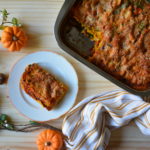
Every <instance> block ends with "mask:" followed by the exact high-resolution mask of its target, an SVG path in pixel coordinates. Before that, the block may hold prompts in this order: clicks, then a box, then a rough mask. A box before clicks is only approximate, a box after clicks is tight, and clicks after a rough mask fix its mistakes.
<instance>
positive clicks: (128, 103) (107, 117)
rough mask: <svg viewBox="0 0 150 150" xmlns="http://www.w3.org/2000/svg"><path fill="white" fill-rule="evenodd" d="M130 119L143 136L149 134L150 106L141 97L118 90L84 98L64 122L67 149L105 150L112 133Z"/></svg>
mask: <svg viewBox="0 0 150 150" xmlns="http://www.w3.org/2000/svg"><path fill="white" fill-rule="evenodd" d="M133 119H134V120H133ZM131 120H133V121H134V122H135V124H136V125H137V126H138V128H139V129H140V130H141V132H142V133H143V134H145V135H150V104H149V103H147V102H145V101H143V99H142V98H141V97H139V96H135V95H133V94H129V93H128V92H126V91H123V90H115V91H111V92H106V93H102V94H99V95H95V96H91V97H88V98H85V99H84V100H82V101H81V102H80V103H79V104H78V105H76V106H75V107H74V108H73V109H72V110H70V111H69V112H68V113H67V115H66V117H65V119H64V121H63V126H62V129H63V133H64V135H66V136H67V137H68V140H67V142H66V145H67V149H68V150H105V149H106V146H107V145H108V143H109V138H110V135H111V130H112V129H115V128H119V127H121V126H124V125H127V124H128V123H129V122H130V121H131Z"/></svg>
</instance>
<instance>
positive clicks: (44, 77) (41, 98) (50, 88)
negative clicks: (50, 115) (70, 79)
mask: <svg viewBox="0 0 150 150" xmlns="http://www.w3.org/2000/svg"><path fill="white" fill-rule="evenodd" d="M20 84H21V88H22V89H23V90H24V91H25V92H26V93H27V94H28V95H30V96H31V97H32V98H33V99H34V100H36V101H37V102H39V103H40V104H41V105H42V106H43V107H45V108H46V109H47V110H51V109H53V108H54V107H55V106H56V105H57V104H58V103H59V102H60V101H61V100H62V98H63V97H64V95H65V94H66V92H67V87H66V85H65V84H63V83H62V82H60V81H58V80H57V79H56V78H55V77H54V76H53V75H51V74H50V73H49V72H48V71H46V70H44V69H43V68H42V67H40V66H39V65H38V64H31V65H29V66H27V67H26V69H25V72H24V73H23V75H22V77H21V81H20Z"/></svg>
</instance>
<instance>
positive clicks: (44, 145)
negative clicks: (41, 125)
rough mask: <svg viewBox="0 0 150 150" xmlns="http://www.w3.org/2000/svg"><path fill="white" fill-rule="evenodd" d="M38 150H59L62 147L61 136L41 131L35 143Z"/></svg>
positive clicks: (52, 132)
mask: <svg viewBox="0 0 150 150" xmlns="http://www.w3.org/2000/svg"><path fill="white" fill-rule="evenodd" d="M36 143H37V145H38V150H61V149H62V147H63V136H62V134H61V133H60V132H58V131H55V130H50V129H47V130H44V131H42V132H41V133H40V134H39V136H38V138H37V141H36Z"/></svg>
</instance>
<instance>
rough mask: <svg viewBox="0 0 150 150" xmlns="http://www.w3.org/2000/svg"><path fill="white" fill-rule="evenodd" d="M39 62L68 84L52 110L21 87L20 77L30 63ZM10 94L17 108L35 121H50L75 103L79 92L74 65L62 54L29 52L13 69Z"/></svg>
mask: <svg viewBox="0 0 150 150" xmlns="http://www.w3.org/2000/svg"><path fill="white" fill-rule="evenodd" d="M33 63H38V64H39V65H40V66H41V67H43V68H45V69H46V70H48V71H49V72H50V73H52V74H53V75H54V76H56V78H57V79H58V80H60V81H62V82H63V83H65V84H66V85H67V86H68V91H67V94H66V95H65V97H64V98H63V99H62V100H61V102H60V103H59V104H58V105H57V106H56V107H55V108H54V109H53V110H51V111H48V110H46V109H45V108H43V107H42V106H41V105H40V104H39V103H37V102H36V101H35V100H33V99H32V98H31V97H30V96H29V95H27V94H26V93H25V92H24V91H23V90H22V89H21V87H20V78H21V76H22V74H23V72H24V71H25V68H26V67H27V66H28V65H29V64H33ZM8 88H9V96H10V99H11V101H12V103H13V104H14V106H15V107H16V109H17V110H18V111H19V112H20V113H22V114H23V115H25V116H27V117H28V118H30V119H31V120H35V121H48V120H52V119H57V118H59V117H60V116H62V115H64V114H65V113H66V112H67V111H68V110H69V109H70V108H71V107H72V106H73V105H74V103H75V99H76V95H77V92H78V78H77V74H76V71H75V70H74V68H73V67H72V65H71V64H70V63H69V62H68V61H67V60H66V59H65V58H64V57H62V56H61V55H59V54H56V53H53V52H48V51H41V52H36V53H32V54H29V55H27V56H25V57H24V58H22V59H21V60H19V61H18V62H17V63H16V64H15V66H14V67H13V69H12V72H11V73H10V76H9V80H8Z"/></svg>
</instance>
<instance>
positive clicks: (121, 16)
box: [71, 0, 150, 91]
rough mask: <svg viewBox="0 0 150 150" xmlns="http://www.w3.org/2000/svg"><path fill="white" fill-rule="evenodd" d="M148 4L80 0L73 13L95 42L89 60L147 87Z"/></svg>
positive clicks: (149, 81)
mask: <svg viewBox="0 0 150 150" xmlns="http://www.w3.org/2000/svg"><path fill="white" fill-rule="evenodd" d="M149 9H150V3H148V2H147V1H144V0H143V1H141V0H130V1H129V0H83V1H78V2H77V3H76V4H75V5H74V7H73V8H72V11H71V12H72V15H71V16H73V17H74V18H75V19H76V21H78V22H79V23H80V24H81V26H82V27H83V28H84V29H83V31H82V33H84V34H85V35H86V36H89V35H90V36H89V38H90V39H91V40H92V41H93V42H94V46H93V48H92V50H91V56H90V57H89V58H88V60H89V61H90V62H92V63H93V64H95V65H97V66H98V67H99V68H101V69H103V70H105V71H106V72H108V73H109V74H111V75H113V76H114V77H116V78H117V79H119V80H120V81H122V82H125V83H126V84H127V85H129V86H130V87H132V88H134V89H136V90H140V91H144V90H148V89H150V21H149V20H150V11H149Z"/></svg>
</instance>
